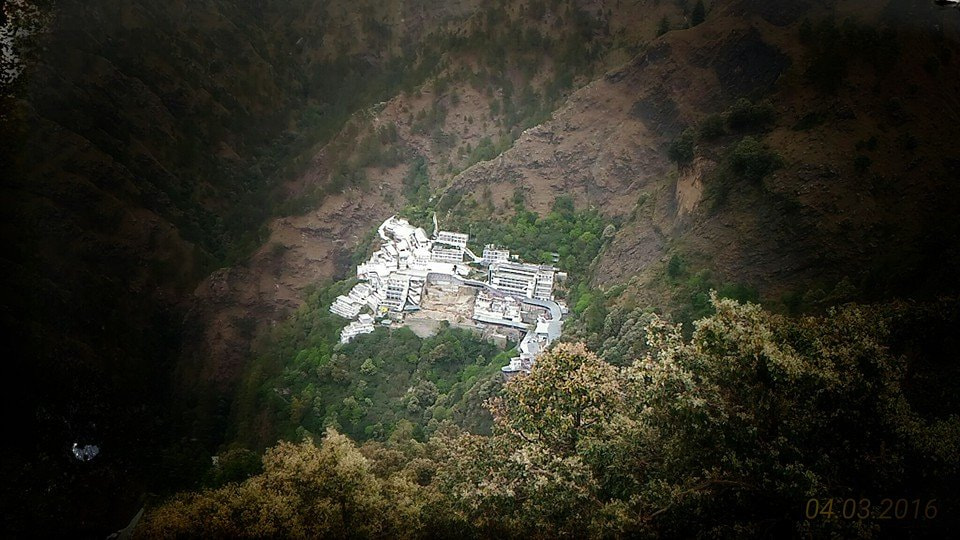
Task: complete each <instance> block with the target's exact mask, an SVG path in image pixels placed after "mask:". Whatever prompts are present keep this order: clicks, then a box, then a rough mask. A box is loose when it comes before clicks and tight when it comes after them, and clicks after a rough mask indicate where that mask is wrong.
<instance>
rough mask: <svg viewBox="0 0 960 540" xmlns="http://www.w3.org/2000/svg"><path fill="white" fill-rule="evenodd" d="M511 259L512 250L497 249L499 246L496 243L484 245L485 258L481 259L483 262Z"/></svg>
mask: <svg viewBox="0 0 960 540" xmlns="http://www.w3.org/2000/svg"><path fill="white" fill-rule="evenodd" d="M509 260H510V250H509V249H497V246H496V245H494V244H487V245H486V246H484V247H483V258H482V259H481V260H480V262H481V264H486V265H490V264H494V263H501V262H507V261H509Z"/></svg>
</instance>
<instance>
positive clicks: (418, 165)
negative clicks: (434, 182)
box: [403, 156, 430, 206]
mask: <svg viewBox="0 0 960 540" xmlns="http://www.w3.org/2000/svg"><path fill="white" fill-rule="evenodd" d="M403 196H404V197H406V198H407V200H408V201H410V204H413V205H420V206H422V205H424V204H425V203H426V202H427V200H428V199H429V198H430V172H429V171H428V170H427V160H426V159H425V158H424V157H423V156H417V157H416V158H415V159H414V160H413V163H412V164H410V170H409V171H407V174H406V176H404V177H403Z"/></svg>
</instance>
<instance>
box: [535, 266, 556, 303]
mask: <svg viewBox="0 0 960 540" xmlns="http://www.w3.org/2000/svg"><path fill="white" fill-rule="evenodd" d="M555 273H556V269H555V268H554V267H552V266H548V265H541V266H540V268H538V269H537V285H536V286H535V287H534V289H533V297H534V298H536V299H538V300H550V299H552V298H553V276H554V274H555Z"/></svg>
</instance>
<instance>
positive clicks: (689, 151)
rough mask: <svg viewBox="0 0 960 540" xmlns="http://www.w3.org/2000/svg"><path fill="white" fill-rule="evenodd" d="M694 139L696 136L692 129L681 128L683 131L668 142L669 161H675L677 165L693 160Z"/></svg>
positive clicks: (686, 163)
mask: <svg viewBox="0 0 960 540" xmlns="http://www.w3.org/2000/svg"><path fill="white" fill-rule="evenodd" d="M695 139H696V136H695V134H694V132H693V130H692V129H685V130H683V133H681V134H680V135H679V136H677V138H676V139H674V140H673V142H671V143H670V147H669V148H668V149H667V156H669V157H670V160H671V161H675V162H676V163H677V165H678V166H681V167H682V166H684V165H689V164H690V163H692V162H693V156H694V140H695Z"/></svg>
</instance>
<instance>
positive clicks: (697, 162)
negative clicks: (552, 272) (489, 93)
mask: <svg viewBox="0 0 960 540" xmlns="http://www.w3.org/2000/svg"><path fill="white" fill-rule="evenodd" d="M775 4H776V5H779V3H771V2H751V1H736V2H717V3H716V4H715V8H714V9H713V10H712V11H711V12H710V14H709V16H708V17H707V21H706V22H705V23H703V24H702V25H700V26H697V27H695V28H692V29H688V30H678V31H673V32H670V33H668V34H666V35H665V36H663V37H662V38H660V39H659V40H657V41H654V42H651V43H650V44H649V46H648V47H647V48H646V50H645V51H644V52H642V53H641V54H639V55H638V56H637V57H636V58H635V59H633V60H632V61H630V62H628V63H627V64H626V65H624V66H623V67H622V68H619V69H617V70H614V71H611V72H610V73H608V74H607V75H606V76H605V77H603V78H601V79H599V80H597V81H594V82H593V83H591V84H589V85H587V86H586V87H584V88H583V89H581V90H579V91H578V92H576V93H575V94H574V95H572V96H571V97H570V99H569V100H568V101H567V103H566V104H565V105H564V106H563V107H562V108H560V109H559V110H558V111H556V112H555V113H554V114H553V117H552V119H551V120H549V121H547V122H545V123H544V124H542V125H540V126H537V127H536V128H534V129H531V130H529V131H527V132H526V133H525V134H524V135H523V136H521V137H520V138H519V139H518V141H517V142H516V143H515V144H514V146H513V147H512V148H511V149H510V150H508V151H506V152H504V153H503V155H502V156H500V157H498V158H497V159H495V160H493V161H490V162H486V163H483V164H479V165H477V166H476V167H474V168H472V169H470V170H468V171H465V172H464V173H463V174H462V175H460V176H459V177H458V178H457V179H456V181H455V182H454V184H453V186H452V187H451V188H450V189H449V190H448V191H447V194H446V197H453V198H454V199H457V198H459V197H461V196H469V195H470V194H475V193H477V190H478V189H480V187H481V186H483V187H484V189H487V188H490V189H493V191H494V192H495V193H500V194H501V207H505V206H508V201H507V198H508V196H509V194H512V193H513V192H514V190H515V189H521V190H522V191H523V192H524V193H525V195H526V197H527V200H528V204H530V205H532V206H533V207H534V208H536V209H539V210H544V209H546V208H548V207H549V204H550V203H551V202H552V199H553V197H555V196H556V195H557V194H559V193H564V194H571V195H573V196H575V197H576V199H577V200H578V201H579V202H580V203H581V204H591V205H596V206H597V207H598V208H600V209H601V211H603V212H604V213H606V214H608V215H610V216H613V217H618V218H621V219H623V220H624V224H623V226H622V227H621V229H620V231H619V232H618V234H617V236H616V238H615V239H614V241H613V242H612V244H611V245H610V246H609V248H608V249H607V250H606V251H605V252H604V253H603V254H602V255H601V259H600V260H599V261H598V266H597V269H596V273H595V282H596V283H597V285H600V286H609V285H612V284H615V283H622V282H626V281H630V283H631V287H630V290H631V291H632V292H633V293H635V294H636V295H638V296H639V297H641V298H642V301H643V302H644V303H646V304H649V305H653V306H663V307H666V306H669V305H670V304H671V303H672V302H670V301H669V300H670V297H671V295H672V291H671V284H670V283H669V282H668V280H666V279H664V273H665V267H666V262H667V260H668V259H669V258H671V257H672V256H675V255H676V256H679V257H680V258H682V260H683V261H684V262H685V267H686V270H685V272H686V273H689V274H695V273H696V272H697V271H699V270H708V271H710V273H711V275H712V276H713V279H715V280H716V281H717V282H733V281H735V282H739V283H743V284H746V285H749V286H751V287H753V288H755V289H757V290H758V291H759V294H760V297H761V298H762V299H764V300H767V301H771V302H774V303H779V302H780V300H781V298H782V297H783V296H784V295H790V294H800V295H801V296H802V295H804V294H808V295H809V298H808V300H809V302H808V303H807V304H806V305H808V307H810V306H812V305H813V304H814V303H815V302H814V300H815V298H814V297H813V296H814V295H813V294H812V291H814V290H815V289H825V290H826V292H827V293H829V292H830V291H831V290H832V289H831V288H832V287H834V286H835V284H836V283H837V282H839V281H843V280H845V281H846V282H847V283H848V284H849V285H850V286H851V287H852V290H850V291H847V293H846V296H844V297H842V298H838V299H839V300H843V299H854V298H857V299H871V298H887V297H892V296H916V295H919V296H930V295H935V294H942V293H948V292H955V291H956V288H957V282H956V279H955V277H954V276H956V275H957V272H958V270H960V252H958V249H957V248H958V244H957V239H958V238H960V234H958V233H960V230H958V229H957V225H956V222H955V220H952V219H948V218H946V216H952V215H954V214H956V212H957V210H958V204H960V192H958V189H960V186H958V184H957V181H956V180H957V178H958V176H957V174H958V169H957V167H958V165H960V161H958V160H960V150H958V148H957V145H956V141H957V140H958V137H960V62H958V60H957V59H958V53H960V48H958V47H960V44H958V43H960V17H956V13H953V12H949V11H939V10H937V8H936V7H935V6H931V5H929V3H928V2H921V1H911V0H896V1H891V2H885V3H878V2H839V3H833V2H796V3H791V7H790V9H784V10H780V9H776V10H774V9H773V8H772V7H771V6H773V5H775ZM829 21H833V23H832V24H829V23H828V22H829ZM824 65H826V66H838V67H836V68H833V69H835V71H836V72H827V73H822V71H823V69H822V68H823V66H824ZM826 85H833V86H834V87H835V88H834V87H831V88H826ZM739 98H748V99H750V100H752V101H753V102H754V103H763V102H766V103H769V104H770V107H772V110H771V112H772V118H771V120H770V121H769V124H767V125H764V126H759V125H758V126H755V127H751V126H749V125H747V126H741V127H740V128H734V129H731V128H730V127H729V125H728V127H726V128H724V127H723V122H722V121H721V120H719V119H717V118H712V119H711V118H710V116H711V115H716V114H719V113H724V111H727V110H728V109H730V108H731V107H733V106H734V105H735V103H736V101H737V100H738V99H739ZM710 120H713V121H714V122H719V124H715V125H720V129H721V131H722V132H721V133H718V134H716V135H714V136H713V137H712V138H709V137H697V142H696V144H695V146H696V151H695V158H694V160H693V162H692V163H690V164H689V165H683V166H682V167H679V170H678V167H677V165H676V164H674V163H672V162H671V160H670V158H669V152H668V151H667V150H668V147H669V145H670V143H671V142H672V141H673V140H674V139H675V138H677V137H678V136H679V135H680V133H681V132H682V131H683V130H684V129H687V128H690V129H692V130H694V131H698V130H700V131H701V132H702V131H703V129H704V126H705V121H706V122H707V123H709V121H710ZM728 124H729V120H728ZM747 136H750V137H754V138H755V139H758V140H759V141H761V142H762V144H764V145H767V146H768V147H769V149H770V150H772V151H773V152H775V153H776V154H778V155H779V156H780V158H781V159H782V166H781V167H779V168H778V169H777V170H775V171H773V172H771V173H770V174H768V175H766V176H765V177H764V178H762V179H757V180H754V181H750V180H749V179H747V178H746V177H748V176H750V175H749V173H748V171H741V170H739V169H736V168H735V169H734V170H733V171H731V170H730V160H731V152H732V151H733V149H734V148H736V147H737V145H738V143H739V142H740V141H741V140H742V139H743V138H744V137H747ZM741 150H743V148H741ZM738 171H739V172H738ZM638 200H639V201H641V202H638Z"/></svg>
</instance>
